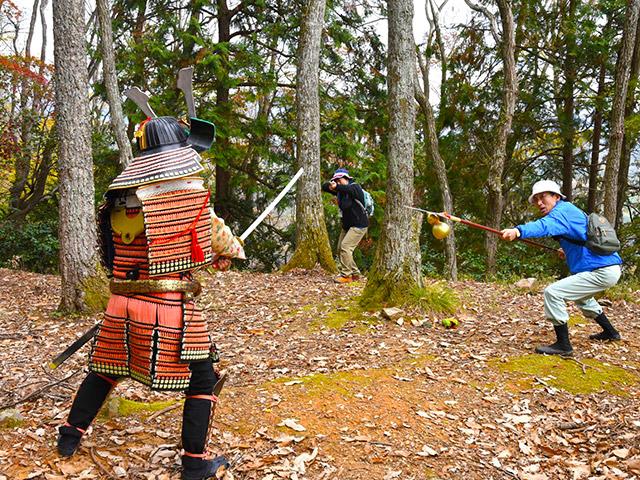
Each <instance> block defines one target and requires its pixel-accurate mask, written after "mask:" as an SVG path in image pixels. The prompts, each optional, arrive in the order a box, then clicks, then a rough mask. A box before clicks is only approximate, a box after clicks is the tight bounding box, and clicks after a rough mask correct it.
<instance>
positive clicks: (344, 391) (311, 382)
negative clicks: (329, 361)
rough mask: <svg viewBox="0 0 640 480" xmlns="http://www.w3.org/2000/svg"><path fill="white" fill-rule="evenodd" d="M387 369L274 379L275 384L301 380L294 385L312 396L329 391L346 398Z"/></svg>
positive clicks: (321, 394) (318, 395)
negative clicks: (364, 372) (363, 372)
mask: <svg viewBox="0 0 640 480" xmlns="http://www.w3.org/2000/svg"><path fill="white" fill-rule="evenodd" d="M386 374H388V372H387V371H386V370H384V371H383V370H368V371H367V374H366V375H364V374H356V373H354V372H336V373H332V374H329V375H325V374H321V373H319V374H316V375H308V376H306V377H300V378H295V379H294V378H279V379H277V380H274V381H273V383H274V384H280V383H287V382H291V381H300V382H302V383H300V384H297V385H292V387H293V388H295V387H298V389H303V390H304V392H305V395H307V396H310V397H322V396H324V395H325V394H326V393H327V392H332V393H334V394H338V395H340V396H342V397H344V398H349V397H352V396H353V394H354V393H353V390H354V389H355V388H357V389H358V390H360V389H361V388H362V387H364V386H367V385H370V384H371V383H373V382H374V381H375V378H377V377H380V376H382V375H386Z"/></svg>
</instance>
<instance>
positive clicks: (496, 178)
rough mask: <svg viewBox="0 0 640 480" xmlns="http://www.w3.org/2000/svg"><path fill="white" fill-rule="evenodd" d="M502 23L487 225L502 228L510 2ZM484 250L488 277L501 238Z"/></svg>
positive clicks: (511, 103)
mask: <svg viewBox="0 0 640 480" xmlns="http://www.w3.org/2000/svg"><path fill="white" fill-rule="evenodd" d="M498 9H499V11H500V21H501V23H502V45H501V48H500V50H501V56H502V62H503V68H504V87H503V93H502V110H501V112H500V120H499V121H498V126H497V134H496V144H495V149H494V152H495V154H494V159H493V161H492V162H491V163H490V166H489V176H488V178H487V190H488V196H487V219H486V222H487V226H489V227H491V228H494V229H500V223H501V222H502V209H503V198H502V173H503V171H504V165H505V161H506V155H507V140H508V138H509V132H510V131H511V123H512V121H513V114H514V111H515V105H516V98H517V96H518V82H517V78H516V58H515V27H514V20H513V11H512V10H511V2H510V1H509V0H498ZM484 245H485V251H486V253H487V260H486V267H487V275H492V274H493V273H495V256H496V249H497V246H498V236H497V235H495V234H492V233H489V232H487V234H486V235H485V243H484Z"/></svg>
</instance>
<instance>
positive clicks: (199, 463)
mask: <svg viewBox="0 0 640 480" xmlns="http://www.w3.org/2000/svg"><path fill="white" fill-rule="evenodd" d="M182 467H183V469H182V480H204V479H205V478H211V477H215V476H216V473H218V471H219V470H220V473H222V472H224V471H225V470H226V469H227V468H229V462H228V461H227V459H226V458H225V457H224V456H222V455H221V456H219V457H216V458H214V459H212V460H205V459H203V458H196V457H190V456H188V455H183V456H182Z"/></svg>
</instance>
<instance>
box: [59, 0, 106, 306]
mask: <svg viewBox="0 0 640 480" xmlns="http://www.w3.org/2000/svg"><path fill="white" fill-rule="evenodd" d="M53 22H54V28H53V31H54V59H55V96H56V108H57V110H56V125H57V131H58V142H59V143H58V170H59V183H60V230H59V236H60V274H61V277H62V299H61V305H60V306H61V308H62V309H63V310H66V311H74V312H76V311H87V310H90V309H91V308H92V307H93V308H95V307H97V305H94V304H93V300H94V299H95V296H94V293H96V291H100V289H101V288H103V286H104V285H105V284H106V282H105V283H102V282H101V281H100V277H99V274H98V273H97V267H98V260H97V255H96V250H95V248H94V246H95V245H96V241H97V238H96V231H95V223H94V196H95V192H94V186H93V162H92V158H91V143H90V141H91V140H90V139H91V131H90V123H89V104H88V98H89V95H88V80H87V68H86V64H87V50H86V44H85V37H84V32H85V28H84V26H85V23H84V3H83V2H82V1H81V0H55V1H54V2H53ZM101 286H102V287H101ZM98 303H100V304H102V302H101V301H100V302H98Z"/></svg>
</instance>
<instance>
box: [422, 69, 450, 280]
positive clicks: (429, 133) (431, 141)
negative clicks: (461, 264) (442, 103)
mask: <svg viewBox="0 0 640 480" xmlns="http://www.w3.org/2000/svg"><path fill="white" fill-rule="evenodd" d="M427 65H428V63H427V62H422V61H420V67H421V69H422V71H423V75H422V77H423V79H424V90H423V91H421V90H420V88H419V85H418V81H417V79H416V81H415V94H416V99H417V100H418V104H419V105H420V109H421V110H422V114H423V115H424V118H425V126H424V129H425V131H426V135H425V137H426V143H427V152H428V155H429V157H431V161H432V162H433V167H434V168H435V170H436V176H437V177H438V185H439V187H440V196H441V200H442V206H443V207H444V210H445V211H446V212H449V213H453V198H452V196H451V189H450V188H449V180H448V179H447V167H446V165H445V163H444V160H443V159H442V156H441V155H440V151H439V149H438V146H439V142H438V135H437V133H436V122H435V119H434V116H433V109H432V108H431V104H430V103H429V98H428V97H427V94H428V93H429V70H428V66H427ZM444 242H445V243H444V246H445V255H446V265H447V266H446V271H445V276H446V277H447V278H449V279H451V280H454V281H456V280H458V262H457V257H456V237H455V233H454V229H453V228H452V229H451V232H450V233H449V235H447V236H446V237H445V239H444Z"/></svg>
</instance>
